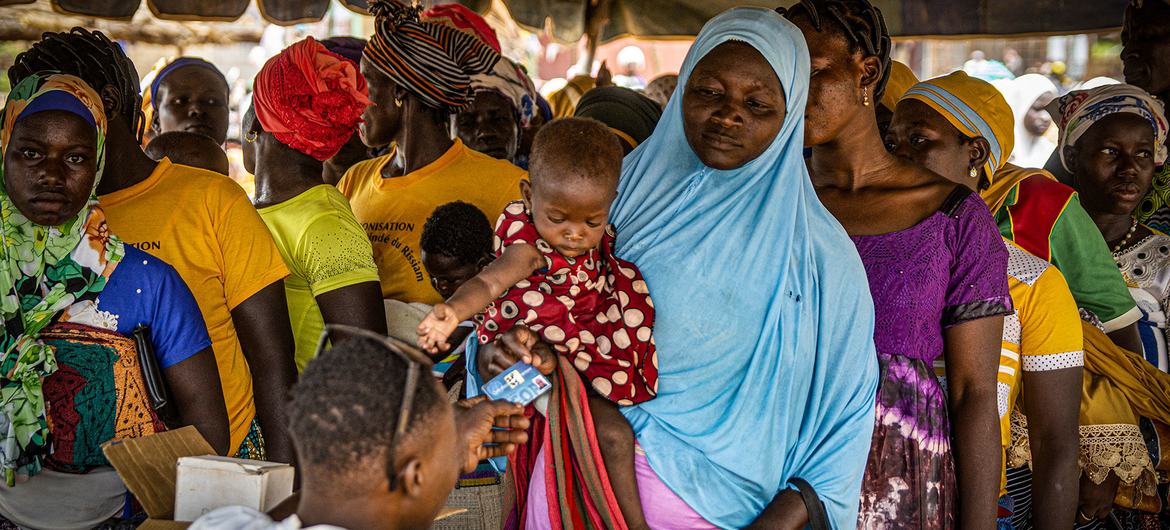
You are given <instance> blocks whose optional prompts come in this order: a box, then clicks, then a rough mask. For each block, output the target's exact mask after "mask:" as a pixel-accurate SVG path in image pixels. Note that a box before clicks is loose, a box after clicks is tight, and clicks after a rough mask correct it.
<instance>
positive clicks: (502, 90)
mask: <svg viewBox="0 0 1170 530" xmlns="http://www.w3.org/2000/svg"><path fill="white" fill-rule="evenodd" d="M471 87H472V89H473V90H475V91H476V92H485V91H486V92H496V93H498V94H500V95H501V96H504V97H505V98H507V99H508V101H511V102H512V107H513V109H514V110H515V111H516V120H517V122H518V123H519V124H520V128H521V129H523V128H525V127H528V124H529V123H530V122H531V121H532V117H533V116H536V113H537V112H539V110H540V109H538V108H537V105H536V86H534V85H533V84H532V80H531V79H529V78H528V74H525V73H524V70H522V69H521V68H520V65H518V64H516V63H514V62H512V60H511V59H508V58H507V57H501V58H500V61H499V62H497V63H496V66H495V68H492V71H491V72H488V73H486V74H479V75H477V76H475V77H472V78H471Z"/></svg>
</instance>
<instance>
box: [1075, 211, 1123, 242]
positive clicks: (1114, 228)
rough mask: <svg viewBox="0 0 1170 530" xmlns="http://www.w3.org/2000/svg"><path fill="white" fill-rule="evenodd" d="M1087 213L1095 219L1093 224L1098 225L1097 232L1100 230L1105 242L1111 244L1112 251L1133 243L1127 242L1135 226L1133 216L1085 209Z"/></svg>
mask: <svg viewBox="0 0 1170 530" xmlns="http://www.w3.org/2000/svg"><path fill="white" fill-rule="evenodd" d="M1085 211H1086V212H1088V213H1089V217H1090V218H1092V219H1093V224H1095V225H1097V230H1100V231H1101V235H1102V236H1104V237H1105V242H1106V243H1108V244H1109V248H1110V249H1113V248H1115V247H1117V245H1119V244H1122V243H1123V242H1124V243H1132V241H1126V237H1127V236H1129V235H1130V229H1132V228H1133V226H1134V224H1133V222H1134V218H1133V216H1132V215H1129V214H1116V213H1103V212H1095V211H1093V210H1090V209H1088V208H1085ZM1130 239H1132V237H1131V238H1130Z"/></svg>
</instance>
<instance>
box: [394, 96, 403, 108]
mask: <svg viewBox="0 0 1170 530" xmlns="http://www.w3.org/2000/svg"><path fill="white" fill-rule="evenodd" d="M394 106H395V107H398V108H402V100H401V99H398V98H394Z"/></svg>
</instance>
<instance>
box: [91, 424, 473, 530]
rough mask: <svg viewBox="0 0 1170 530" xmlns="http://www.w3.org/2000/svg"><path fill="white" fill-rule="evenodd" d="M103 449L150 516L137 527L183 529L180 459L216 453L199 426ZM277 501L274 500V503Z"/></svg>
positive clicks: (444, 512)
mask: <svg viewBox="0 0 1170 530" xmlns="http://www.w3.org/2000/svg"><path fill="white" fill-rule="evenodd" d="M102 452H103V453H105V455H106V459H108V460H109V461H110V464H111V465H113V466H114V469H115V470H117V471H118V475H119V476H121V477H122V481H123V482H125V483H126V488H127V489H129V490H130V492H131V493H133V494H134V496H135V497H137V498H138V502H140V503H141V504H142V507H143V509H145V510H146V515H147V516H149V519H147V520H146V522H145V523H143V524H142V525H141V526H139V527H138V528H139V530H183V529H185V528H187V526H189V525H190V523H189V522H181V521H175V520H174V519H175V500H176V499H175V491H176V488H175V486H176V481H177V478H178V462H179V459H181V458H184V457H208V456H213V457H214V456H215V451H214V450H213V449H212V448H211V444H208V443H207V440H205V439H203V435H201V434H199V431H198V430H196V429H195V428H194V427H183V428H182V429H176V430H173V431H167V432H164V433H159V434H154V435H151V436H146V437H143V438H134V439H131V440H121V441H111V442H106V444H105V445H103V446H102ZM216 458H217V459H218V458H219V457H216ZM224 460H235V459H224ZM244 462H252V461H249V460H244ZM254 463H255V464H266V463H265V462H254ZM276 465H278V466H287V464H276ZM290 469H291V467H290ZM279 502H280V501H279V500H277V501H275V502H273V505H276V504H277V503H279ZM465 511H466V510H463V509H451V508H444V509H443V510H442V511H441V512H439V515H438V517H436V518H435V520H436V521H439V520H442V519H446V518H448V517H451V516H452V515H457V514H460V513H463V512H465Z"/></svg>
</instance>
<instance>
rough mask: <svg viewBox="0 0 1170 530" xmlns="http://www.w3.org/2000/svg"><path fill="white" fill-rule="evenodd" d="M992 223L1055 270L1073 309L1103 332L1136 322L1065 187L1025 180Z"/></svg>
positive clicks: (1103, 249) (1117, 276)
mask: <svg viewBox="0 0 1170 530" xmlns="http://www.w3.org/2000/svg"><path fill="white" fill-rule="evenodd" d="M1021 188H1023V192H1022V193H1021ZM995 221H996V223H997V224H998V225H999V232H1000V234H1001V235H1003V237H1005V238H1007V239H1009V240H1011V241H1013V242H1015V243H1016V244H1017V245H1019V246H1021V247H1023V248H1024V250H1027V251H1028V252H1030V253H1032V254H1035V255H1036V256H1039V257H1040V258H1042V259H1046V260H1048V261H1049V262H1051V263H1052V264H1053V265H1055V266H1056V268H1057V269H1059V270H1060V272H1061V274H1063V275H1064V277H1065V279H1066V280H1068V286H1069V289H1070V290H1071V291H1072V294H1073V298H1075V299H1076V302H1077V306H1079V307H1082V308H1084V309H1087V310H1089V311H1092V312H1093V314H1094V315H1097V318H1100V319H1101V322H1102V323H1103V324H1104V325H1105V331H1106V332H1113V331H1116V330H1118V329H1121V328H1124V327H1126V326H1128V325H1130V324H1133V323H1134V322H1137V321H1138V320H1139V319H1140V318H1141V311H1140V310H1139V309H1138V308H1137V305H1136V304H1135V303H1134V301H1133V297H1132V296H1130V294H1129V288H1128V287H1127V286H1126V284H1125V278H1123V277H1122V276H1121V271H1119V270H1118V268H1117V263H1116V262H1114V261H1113V255H1112V254H1110V253H1109V246H1108V245H1107V244H1106V243H1105V238H1104V237H1102V236H1101V232H1100V231H1099V230H1098V229H1097V225H1096V224H1093V220H1092V219H1091V218H1090V217H1089V213H1088V212H1086V211H1085V209H1084V207H1082V206H1081V201H1080V198H1078V197H1077V194H1076V192H1074V191H1072V189H1071V188H1069V187H1068V186H1065V185H1063V184H1060V183H1058V182H1056V181H1054V180H1051V179H1048V178H1047V177H1046V176H1042V175H1035V176H1032V177H1029V178H1027V179H1024V180H1023V181H1021V182H1020V183H1019V184H1017V185H1016V186H1015V188H1013V189H1012V190H1011V192H1009V194H1008V197H1007V199H1006V200H1005V201H1004V204H1003V206H1002V207H1000V209H999V211H997V212H995Z"/></svg>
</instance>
